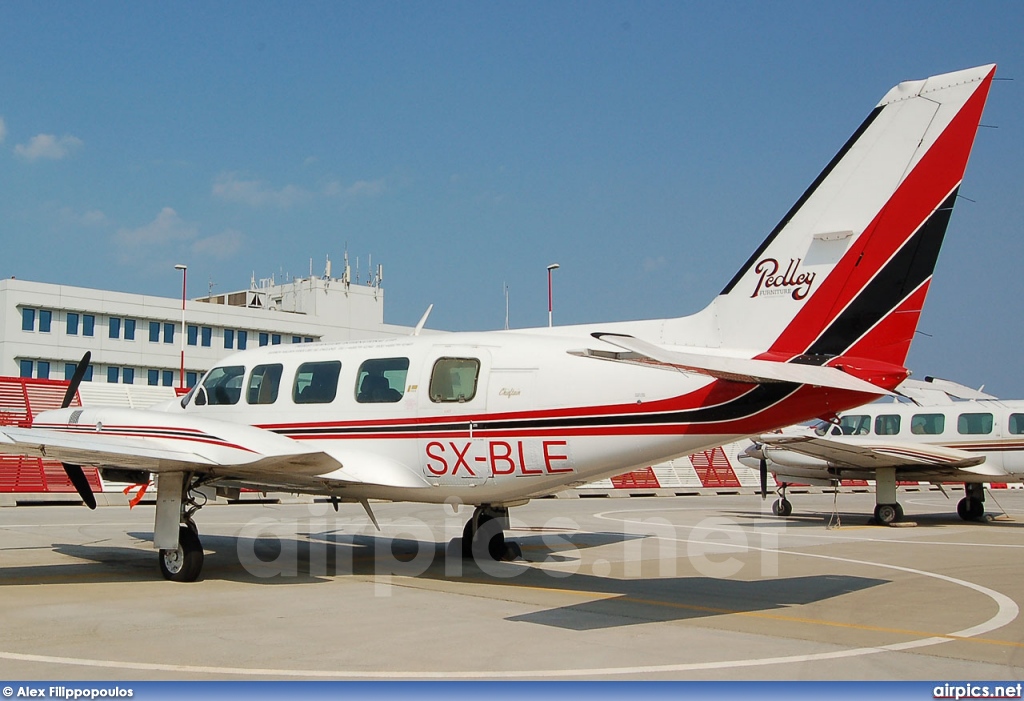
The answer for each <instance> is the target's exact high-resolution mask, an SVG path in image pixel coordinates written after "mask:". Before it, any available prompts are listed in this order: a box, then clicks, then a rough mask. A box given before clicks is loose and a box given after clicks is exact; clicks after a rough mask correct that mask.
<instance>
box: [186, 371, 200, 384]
mask: <svg viewBox="0 0 1024 701" xmlns="http://www.w3.org/2000/svg"><path fill="white" fill-rule="evenodd" d="M198 379H199V375H197V374H196V373H194V372H186V373H185V386H186V387H195V386H196V381H197V380H198Z"/></svg>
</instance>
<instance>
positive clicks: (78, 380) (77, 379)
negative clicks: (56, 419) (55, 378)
mask: <svg viewBox="0 0 1024 701" xmlns="http://www.w3.org/2000/svg"><path fill="white" fill-rule="evenodd" d="M91 359H92V352H90V351H86V352H85V355H83V356H82V359H81V360H79V361H78V367H76V368H75V374H73V375H72V376H71V384H69V385H68V391H67V392H65V393H64V401H62V402H61V403H60V408H61V409H67V408H68V407H69V406H71V402H73V401H74V399H75V393H76V392H77V391H78V385H80V384H82V378H83V377H85V371H86V370H88V369H89V361H90V360H91Z"/></svg>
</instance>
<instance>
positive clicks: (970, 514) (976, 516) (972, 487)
mask: <svg viewBox="0 0 1024 701" xmlns="http://www.w3.org/2000/svg"><path fill="white" fill-rule="evenodd" d="M964 494H965V495H966V496H964V498H963V499H961V500H960V501H959V502H958V503H957V505H956V513H957V515H958V516H959V517H960V518H962V519H963V520H964V521H982V520H984V518H985V485H983V484H965V485H964Z"/></svg>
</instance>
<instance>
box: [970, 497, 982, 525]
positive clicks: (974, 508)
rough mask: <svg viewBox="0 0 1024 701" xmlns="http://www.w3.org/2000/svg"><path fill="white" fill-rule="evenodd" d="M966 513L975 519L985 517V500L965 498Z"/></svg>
mask: <svg viewBox="0 0 1024 701" xmlns="http://www.w3.org/2000/svg"><path fill="white" fill-rule="evenodd" d="M967 515H968V517H969V518H970V519H971V520H973V521H977V520H979V519H982V518H984V517H985V502H983V501H982V500H981V499H968V500H967Z"/></svg>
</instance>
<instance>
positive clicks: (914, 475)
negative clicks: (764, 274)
mask: <svg viewBox="0 0 1024 701" xmlns="http://www.w3.org/2000/svg"><path fill="white" fill-rule="evenodd" d="M899 390H900V393H901V394H903V395H905V396H907V397H908V398H910V399H912V400H914V403H913V404H902V403H901V404H897V403H892V404H889V403H884V402H880V403H876V404H870V405H868V406H863V407H860V408H859V409H856V410H853V411H848V412H845V413H843V414H840V415H839V416H838V417H837V418H835V419H834V420H833V421H823V422H822V423H820V424H818V425H817V426H812V427H792V428H790V429H787V430H785V431H782V432H780V433H771V434H765V435H762V436H758V437H757V439H756V442H755V443H754V444H753V445H751V446H749V447H748V448H747V449H746V451H745V453H741V454H740V456H739V459H740V462H742V463H744V464H745V465H749V466H751V467H753V466H754V465H759V466H760V467H761V469H762V470H763V471H770V472H772V473H774V474H775V480H776V482H778V483H779V484H780V485H781V486H780V489H779V498H778V499H777V500H776V501H775V503H774V504H773V505H772V510H773V511H774V512H775V514H776V515H777V516H789V515H790V514H792V513H793V505H792V504H791V503H790V501H789V499H787V498H786V487H787V486H788V485H789V484H822V485H834V484H835V483H837V482H838V481H839V480H844V479H873V480H875V502H876V503H875V520H876V521H878V522H879V523H884V524H890V523H895V522H897V521H900V520H902V519H903V507H902V506H900V504H899V502H898V501H897V500H896V487H897V481H899V480H902V481H913V482H919V481H921V482H931V483H933V484H939V485H941V484H948V483H954V484H960V483H963V485H964V492H965V496H964V497H963V498H962V499H961V500H960V501H959V502H958V503H957V507H956V511H957V514H959V515H960V518H962V519H964V520H965V521H967V520H979V519H982V518H984V515H985V483H986V482H1000V483H1007V482H1024V401H1021V400H1015V401H1002V400H999V399H996V398H995V397H993V396H992V395H989V394H985V393H983V392H980V391H978V390H971V389H970V388H967V387H963V386H962V385H957V384H955V383H951V382H946V381H945V380H938V381H931V380H929V381H926V382H917V381H914V380H908V381H907V382H905V383H903V384H902V385H900V387H899Z"/></svg>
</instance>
